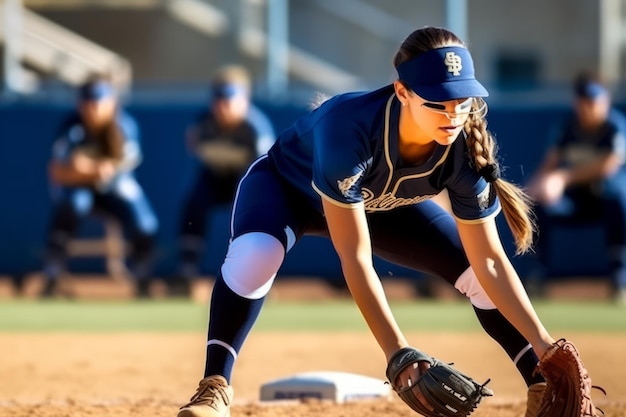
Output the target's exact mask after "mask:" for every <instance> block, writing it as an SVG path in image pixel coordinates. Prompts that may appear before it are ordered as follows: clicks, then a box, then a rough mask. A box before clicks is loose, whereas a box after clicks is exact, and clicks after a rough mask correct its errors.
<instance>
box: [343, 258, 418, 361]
mask: <svg viewBox="0 0 626 417" xmlns="http://www.w3.org/2000/svg"><path fill="white" fill-rule="evenodd" d="M342 268H343V273H344V276H345V279H346V283H347V285H348V289H349V290H350V293H351V294H352V297H353V299H354V301H355V303H356V305H357V306H358V308H359V310H360V311H361V314H362V315H363V318H364V319H365V321H366V323H367V325H368V327H369V328H370V330H371V331H372V334H373V335H374V337H375V338H376V341H377V342H378V344H379V345H380V347H381V349H382V350H383V352H384V353H385V356H386V358H387V360H389V358H390V357H391V355H393V353H395V352H396V351H397V350H398V349H400V348H402V347H405V346H407V341H406V339H405V338H404V336H403V334H402V332H401V331H400V328H399V327H398V325H397V323H396V321H395V318H394V317H393V313H392V312H391V309H390V307H389V303H388V302H387V299H386V297H385V293H384V289H383V286H382V283H381V282H380V278H379V277H378V275H377V274H376V271H375V270H374V268H373V267H363V266H361V265H359V264H355V263H348V264H345V263H344V264H342Z"/></svg>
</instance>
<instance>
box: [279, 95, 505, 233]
mask: <svg viewBox="0 0 626 417" xmlns="http://www.w3.org/2000/svg"><path fill="white" fill-rule="evenodd" d="M400 107H401V104H400V102H399V100H397V98H396V97H395V94H394V89H393V86H392V85H388V86H386V87H383V88H381V89H378V90H375V91H371V92H356V93H346V94H341V95H338V96H335V97H333V98H331V99H329V100H328V101H326V102H324V103H323V104H322V105H321V106H319V107H318V108H316V109H315V110H313V111H311V112H310V113H308V114H307V115H305V116H303V117H302V118H300V119H299V120H298V121H296V122H295V123H294V124H293V125H292V126H291V127H290V128H288V129H287V130H286V131H284V132H283V133H282V134H281V135H280V137H279V138H278V140H277V141H276V143H275V144H274V146H273V147H272V148H271V149H270V151H269V152H268V156H269V158H270V160H271V161H272V162H273V164H274V165H275V168H276V169H277V171H278V172H279V173H280V174H281V176H282V177H283V178H284V179H285V180H286V181H287V182H288V183H290V184H291V185H292V186H293V187H295V188H296V189H297V190H299V191H300V192H301V193H303V194H304V195H306V196H307V197H308V198H309V199H310V202H311V204H312V205H313V206H314V207H316V208H317V209H318V210H319V211H320V213H321V212H322V207H321V198H325V199H327V200H330V201H331V202H333V203H334V204H337V205H339V206H344V207H353V206H357V205H361V204H362V205H364V207H365V211H366V212H368V213H373V212H379V211H387V210H392V209H394V208H397V207H402V206H407V205H413V204H416V203H419V202H420V201H424V200H427V199H430V198H432V197H434V196H435V195H437V194H439V192H441V191H442V190H443V189H444V188H447V189H448V193H449V195H450V201H451V206H452V210H453V214H454V216H455V217H456V218H457V219H458V220H460V221H465V222H482V221H485V219H487V218H490V217H493V216H495V215H497V214H498V212H499V211H500V203H499V201H498V199H497V197H496V194H495V191H494V190H493V187H491V186H490V184H489V183H487V182H486V181H485V180H484V178H483V177H482V176H480V175H478V173H477V172H476V171H475V170H474V169H472V168H471V167H470V160H469V158H468V157H467V146H466V143H465V140H464V138H465V135H464V133H461V134H460V135H459V137H458V138H457V140H455V141H454V142H453V143H452V144H450V145H448V146H441V145H438V146H437V147H436V149H435V151H434V153H433V154H432V156H431V157H430V158H429V159H428V160H427V161H426V162H424V163H423V164H421V165H406V164H404V163H403V161H402V158H401V157H400V153H399V150H398V133H399V128H398V121H399V118H400Z"/></svg>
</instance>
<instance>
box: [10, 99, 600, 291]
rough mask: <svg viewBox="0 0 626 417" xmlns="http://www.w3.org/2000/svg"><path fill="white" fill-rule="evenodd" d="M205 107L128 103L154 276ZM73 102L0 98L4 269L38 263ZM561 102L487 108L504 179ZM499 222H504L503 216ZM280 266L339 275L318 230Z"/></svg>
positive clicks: (209, 269) (586, 258) (295, 112)
mask: <svg viewBox="0 0 626 417" xmlns="http://www.w3.org/2000/svg"><path fill="white" fill-rule="evenodd" d="M258 104H259V106H260V107H261V108H262V109H263V110H265V111H266V112H267V113H268V115H269V116H270V118H271V119H272V121H273V122H274V125H275V127H276V130H277V131H278V132H280V131H281V130H282V129H284V128H285V127H287V126H288V124H289V123H290V122H291V121H293V120H294V119H295V118H297V117H298V116H299V115H301V114H303V113H304V112H305V111H306V108H305V107H304V106H297V105H290V104H284V105H283V104H277V103H269V102H258ZM203 107H204V102H197V103H190V104H180V103H174V104H169V105H168V104H140V103H131V104H130V105H129V106H128V107H127V109H128V111H129V112H130V113H131V114H133V115H134V116H135V117H136V119H137V121H138V122H139V124H140V129H141V134H142V146H143V150H144V161H143V163H142V164H141V166H140V167H139V168H138V170H137V177H138V179H139V181H140V183H141V184H142V185H143V187H144V189H145V191H146V193H147V195H148V197H149V199H150V200H151V202H152V204H153V206H154V209H155V211H156V213H157V216H158V217H159V221H160V225H161V227H160V231H159V235H158V252H159V257H158V262H157V265H156V270H155V275H156V276H170V275H171V274H173V273H174V269H175V260H176V247H177V230H178V224H179V212H180V209H181V204H182V199H183V197H184V195H185V193H186V192H187V190H188V188H189V187H190V186H191V181H192V179H193V174H194V170H195V168H196V165H195V164H196V162H195V161H194V160H193V159H192V158H191V157H190V156H189V155H188V154H187V151H186V149H185V145H184V131H185V128H186V126H187V125H188V124H189V123H190V122H191V121H192V120H193V119H194V117H195V115H196V113H197V112H199V111H201V110H202V109H203ZM71 110H72V103H67V102H59V101H57V102H40V101H16V102H3V103H0V187H1V188H0V189H1V190H2V200H1V201H0V275H23V274H27V273H31V272H34V271H37V270H39V268H40V267H41V255H42V250H43V241H44V238H45V232H46V228H47V225H48V221H49V215H50V210H51V202H50V197H49V191H48V182H47V176H46V165H47V162H48V157H49V155H50V147H51V143H52V141H53V139H54V133H55V132H57V131H58V128H59V127H60V125H61V123H62V121H63V120H64V118H65V117H66V116H67V115H68V114H69V113H70V112H71ZM565 110H566V109H565V108H562V107H558V106H554V107H536V106H535V107H517V108H491V109H490V112H489V127H490V129H491V130H492V131H493V132H494V133H495V135H496V138H497V140H498V143H499V146H500V156H501V159H502V160H503V165H504V168H505V171H504V174H505V176H506V177H507V178H508V179H510V180H512V181H514V182H517V183H523V182H524V181H525V180H526V178H527V177H528V175H530V173H531V172H533V170H534V169H535V168H536V166H537V164H538V163H539V160H540V158H541V155H542V154H543V151H544V150H545V145H546V144H545V138H546V132H547V130H548V129H549V128H550V126H551V125H552V123H553V122H554V121H555V120H557V119H558V118H559V117H560V116H561V115H562V114H563V113H564V111H565ZM228 220H229V218H228V210H227V209H226V208H224V209H222V210H220V211H219V212H218V213H216V214H214V215H213V216H212V218H211V226H212V227H211V229H210V232H209V233H207V244H208V246H207V256H206V259H205V260H204V262H203V270H204V272H205V273H208V274H214V273H215V271H216V270H217V268H218V266H219V263H220V261H221V258H222V257H223V255H224V253H225V250H226V245H227V239H228ZM498 221H499V222H501V223H502V226H504V224H503V222H504V219H503V216H502V215H500V216H499V219H498ZM92 223H93V224H92ZM501 230H502V237H503V239H504V242H505V246H506V249H507V251H508V252H509V253H511V254H512V253H513V245H512V237H511V235H510V233H509V232H508V230H507V229H506V228H505V227H501ZM99 232H100V230H99V225H98V224H97V223H96V222H91V221H88V222H86V223H85V224H84V225H83V226H82V228H81V233H82V234H87V235H88V234H94V233H99ZM589 236H591V235H589ZM571 241H572V239H571V236H567V235H565V236H564V241H563V242H559V244H561V243H562V244H565V245H567V244H569V245H570V246H571V244H572V242H571ZM566 261H567V262H565V264H566V266H567V268H569V269H570V270H572V271H573V272H581V271H582V272H583V273H585V272H587V271H591V272H593V271H601V270H602V269H603V268H604V264H603V262H604V251H603V250H602V247H601V245H588V246H587V252H586V253H585V254H584V255H583V256H582V258H581V257H580V256H576V257H569V258H568V259H567V260H566ZM513 262H514V264H515V265H516V266H518V268H519V269H520V271H521V272H522V273H523V272H524V268H525V265H526V264H525V260H524V258H517V257H514V258H513ZM376 266H377V269H378V270H379V273H380V274H381V276H410V277H419V276H420V275H419V274H416V273H413V272H412V271H408V270H406V269H404V268H400V267H397V266H394V265H391V264H389V263H387V262H384V261H382V260H377V264H376ZM72 267H73V268H76V269H79V270H80V269H96V270H97V269H101V268H102V267H103V265H101V264H100V263H98V261H97V260H92V261H82V262H78V261H73V264H72ZM567 268H566V269H567ZM281 273H282V274H283V275H300V276H303V275H305V276H306V275H309V276H323V277H327V278H328V279H329V280H331V281H340V280H341V272H340V267H339V261H338V258H337V256H336V254H335V253H334V250H333V248H332V246H331V245H330V243H329V242H327V241H326V240H324V239H320V238H305V239H304V240H303V241H302V242H301V243H300V244H299V245H297V246H296V247H295V248H294V249H293V250H292V252H290V254H289V255H288V257H287V259H286V261H285V264H284V265H283V268H282V269H281ZM566 273H567V271H566Z"/></svg>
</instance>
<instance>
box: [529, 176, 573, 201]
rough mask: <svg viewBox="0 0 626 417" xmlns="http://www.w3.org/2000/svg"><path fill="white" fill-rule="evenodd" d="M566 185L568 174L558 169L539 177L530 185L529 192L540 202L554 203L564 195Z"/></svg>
mask: <svg viewBox="0 0 626 417" xmlns="http://www.w3.org/2000/svg"><path fill="white" fill-rule="evenodd" d="M566 186H567V176H566V174H565V172H564V171H561V170H558V171H554V172H551V173H549V174H546V175H544V176H543V177H541V178H538V179H537V180H536V181H534V182H533V183H532V184H531V185H530V186H529V188H528V192H529V194H530V195H531V196H532V197H533V198H535V199H536V200H537V201H538V202H540V203H542V204H546V205H552V204H554V203H556V202H557V201H559V200H560V199H561V197H563V192H564V191H565V187H566Z"/></svg>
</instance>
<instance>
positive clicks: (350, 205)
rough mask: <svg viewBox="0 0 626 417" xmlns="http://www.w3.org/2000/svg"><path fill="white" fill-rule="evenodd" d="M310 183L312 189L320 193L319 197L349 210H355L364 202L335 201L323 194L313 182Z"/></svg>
mask: <svg viewBox="0 0 626 417" xmlns="http://www.w3.org/2000/svg"><path fill="white" fill-rule="evenodd" d="M311 185H312V186H313V189H314V190H315V192H316V193H318V194H319V195H320V197H322V198H323V199H324V200H326V201H328V202H330V203H332V204H334V205H336V206H339V207H342V208H347V209H351V210H355V209H358V208H361V207H363V206H364V203H363V202H362V201H359V202H358V203H343V202H341V201H337V200H335V199H334V198H332V197H330V196H329V195H327V194H324V193H323V192H322V191H321V190H320V189H319V188H317V186H316V185H315V184H314V183H311Z"/></svg>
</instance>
